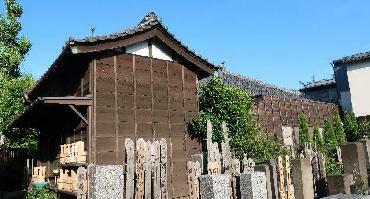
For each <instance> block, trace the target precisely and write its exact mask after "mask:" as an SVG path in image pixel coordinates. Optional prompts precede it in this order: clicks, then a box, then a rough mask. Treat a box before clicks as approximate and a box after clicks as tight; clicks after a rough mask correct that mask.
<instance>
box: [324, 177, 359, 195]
mask: <svg viewBox="0 0 370 199" xmlns="http://www.w3.org/2000/svg"><path fill="white" fill-rule="evenodd" d="M327 180H328V189H329V195H335V194H341V193H345V194H350V193H351V186H352V185H353V183H354V181H353V175H352V174H338V175H328V176H327Z"/></svg>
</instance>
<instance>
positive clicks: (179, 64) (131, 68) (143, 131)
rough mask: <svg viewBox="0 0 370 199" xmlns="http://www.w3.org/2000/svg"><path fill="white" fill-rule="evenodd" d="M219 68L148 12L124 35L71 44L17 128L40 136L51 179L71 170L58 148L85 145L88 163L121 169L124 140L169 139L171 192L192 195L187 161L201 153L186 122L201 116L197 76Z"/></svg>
mask: <svg viewBox="0 0 370 199" xmlns="http://www.w3.org/2000/svg"><path fill="white" fill-rule="evenodd" d="M214 69H215V67H214V65H213V64H212V63H210V62H209V61H207V60H206V59H204V58H202V57H201V56H199V55H198V54H196V53H195V52H193V51H191V50H189V48H188V47H187V46H186V45H184V44H183V43H182V42H181V41H179V40H178V39H176V38H175V36H174V35H173V34H171V33H170V32H169V31H168V29H167V28H166V27H165V26H164V25H163V24H162V22H161V20H160V19H159V18H158V17H157V16H156V15H155V14H154V13H149V14H148V15H146V16H145V18H144V19H143V20H142V21H141V22H140V23H139V24H138V25H137V26H135V27H134V28H131V29H128V30H125V31H122V32H118V33H115V34H111V35H106V36H99V37H89V38H85V39H70V40H69V41H68V42H67V43H66V44H65V46H64V48H63V51H62V53H61V54H60V55H59V57H58V58H57V59H56V60H55V62H54V63H53V64H52V66H51V67H50V68H49V69H48V71H47V72H46V73H45V74H44V75H43V76H42V77H41V79H40V80H39V81H38V82H37V84H36V86H35V87H34V88H33V89H32V90H31V91H30V92H29V93H28V94H27V98H28V100H29V101H30V105H29V107H28V108H27V110H26V111H25V112H24V113H23V114H22V115H21V116H20V117H19V118H18V119H17V120H16V121H15V122H14V124H13V125H14V126H17V127H32V128H35V129H37V130H38V131H39V132H40V134H39V141H38V143H39V154H38V166H46V177H48V178H53V170H54V169H58V168H63V167H65V166H64V165H61V164H60V160H59V157H58V154H59V153H60V145H63V144H71V143H76V142H78V141H83V142H84V148H85V151H86V152H87V160H86V165H87V164H90V163H93V164H97V165H99V164H101V165H107V164H123V161H124V141H125V138H131V139H133V140H136V139H138V138H144V139H145V140H153V139H160V138H165V139H166V140H167V143H168V146H169V147H168V154H169V160H168V165H169V166H168V182H169V195H170V197H182V196H186V195H187V187H186V186H184V183H185V182H186V179H187V176H186V162H187V161H188V160H189V158H190V155H192V154H196V153H200V152H201V147H200V145H199V143H197V142H196V141H193V140H192V139H190V138H189V136H187V132H186V124H187V122H188V121H189V120H190V119H191V118H192V117H193V116H194V115H196V114H197V113H198V97H197V82H198V79H201V78H203V77H206V76H209V75H210V74H212V73H213V72H214ZM83 165H84V164H83ZM73 166H74V165H71V164H69V165H68V167H73ZM75 166H81V164H78V165H75ZM76 168H77V167H76ZM71 194H73V193H71Z"/></svg>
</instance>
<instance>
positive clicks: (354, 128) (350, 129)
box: [343, 112, 361, 142]
mask: <svg viewBox="0 0 370 199" xmlns="http://www.w3.org/2000/svg"><path fill="white" fill-rule="evenodd" d="M343 127H344V132H345V133H346V136H347V140H348V141H350V142H353V141H356V140H358V139H360V138H361V137H360V135H359V133H358V124H357V119H356V116H355V114H354V113H347V112H346V113H345V114H344V120H343Z"/></svg>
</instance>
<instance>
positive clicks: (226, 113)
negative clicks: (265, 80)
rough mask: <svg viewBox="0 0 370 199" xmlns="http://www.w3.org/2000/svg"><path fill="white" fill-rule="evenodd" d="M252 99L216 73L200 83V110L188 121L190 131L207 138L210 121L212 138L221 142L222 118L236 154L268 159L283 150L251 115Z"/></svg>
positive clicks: (258, 160) (262, 159) (257, 159)
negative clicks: (207, 125)
mask: <svg viewBox="0 0 370 199" xmlns="http://www.w3.org/2000/svg"><path fill="white" fill-rule="evenodd" d="M252 106H253V100H252V98H251V97H250V95H249V93H248V92H246V91H244V90H241V89H239V88H237V87H233V86H230V85H228V84H226V83H225V82H224V81H223V79H222V78H221V77H219V76H217V75H215V76H214V77H213V78H212V79H210V81H208V82H207V83H205V84H203V85H201V86H200V109H201V112H200V113H199V114H198V115H197V116H196V117H195V118H194V119H193V120H192V121H191V123H190V124H189V133H190V134H191V135H192V136H193V137H195V138H198V139H200V140H204V139H205V138H206V121H207V119H209V120H211V122H212V124H213V138H212V139H213V141H215V142H219V143H220V142H222V141H223V133H222V129H221V123H222V121H225V122H226V123H227V126H228V128H229V135H230V136H229V137H230V147H231V149H232V151H233V153H234V154H235V156H236V157H238V158H242V157H243V155H244V154H245V153H247V154H248V156H249V157H251V158H254V159H255V161H257V162H262V161H264V160H268V159H270V158H272V157H276V156H278V155H280V154H285V152H286V149H285V148H284V147H283V146H282V145H281V144H280V143H279V142H278V141H276V140H275V139H273V138H272V137H270V136H268V134H267V133H263V132H261V130H260V128H259V126H258V125H257V123H256V121H255V119H254V116H253V114H252Z"/></svg>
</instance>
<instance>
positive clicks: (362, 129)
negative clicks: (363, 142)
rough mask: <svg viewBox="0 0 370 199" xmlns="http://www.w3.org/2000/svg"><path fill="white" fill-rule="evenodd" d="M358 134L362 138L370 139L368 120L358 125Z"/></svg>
mask: <svg viewBox="0 0 370 199" xmlns="http://www.w3.org/2000/svg"><path fill="white" fill-rule="evenodd" d="M358 134H359V136H360V138H366V139H368V138H369V137H370V122H369V121H368V120H361V121H360V122H359V123H358Z"/></svg>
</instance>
